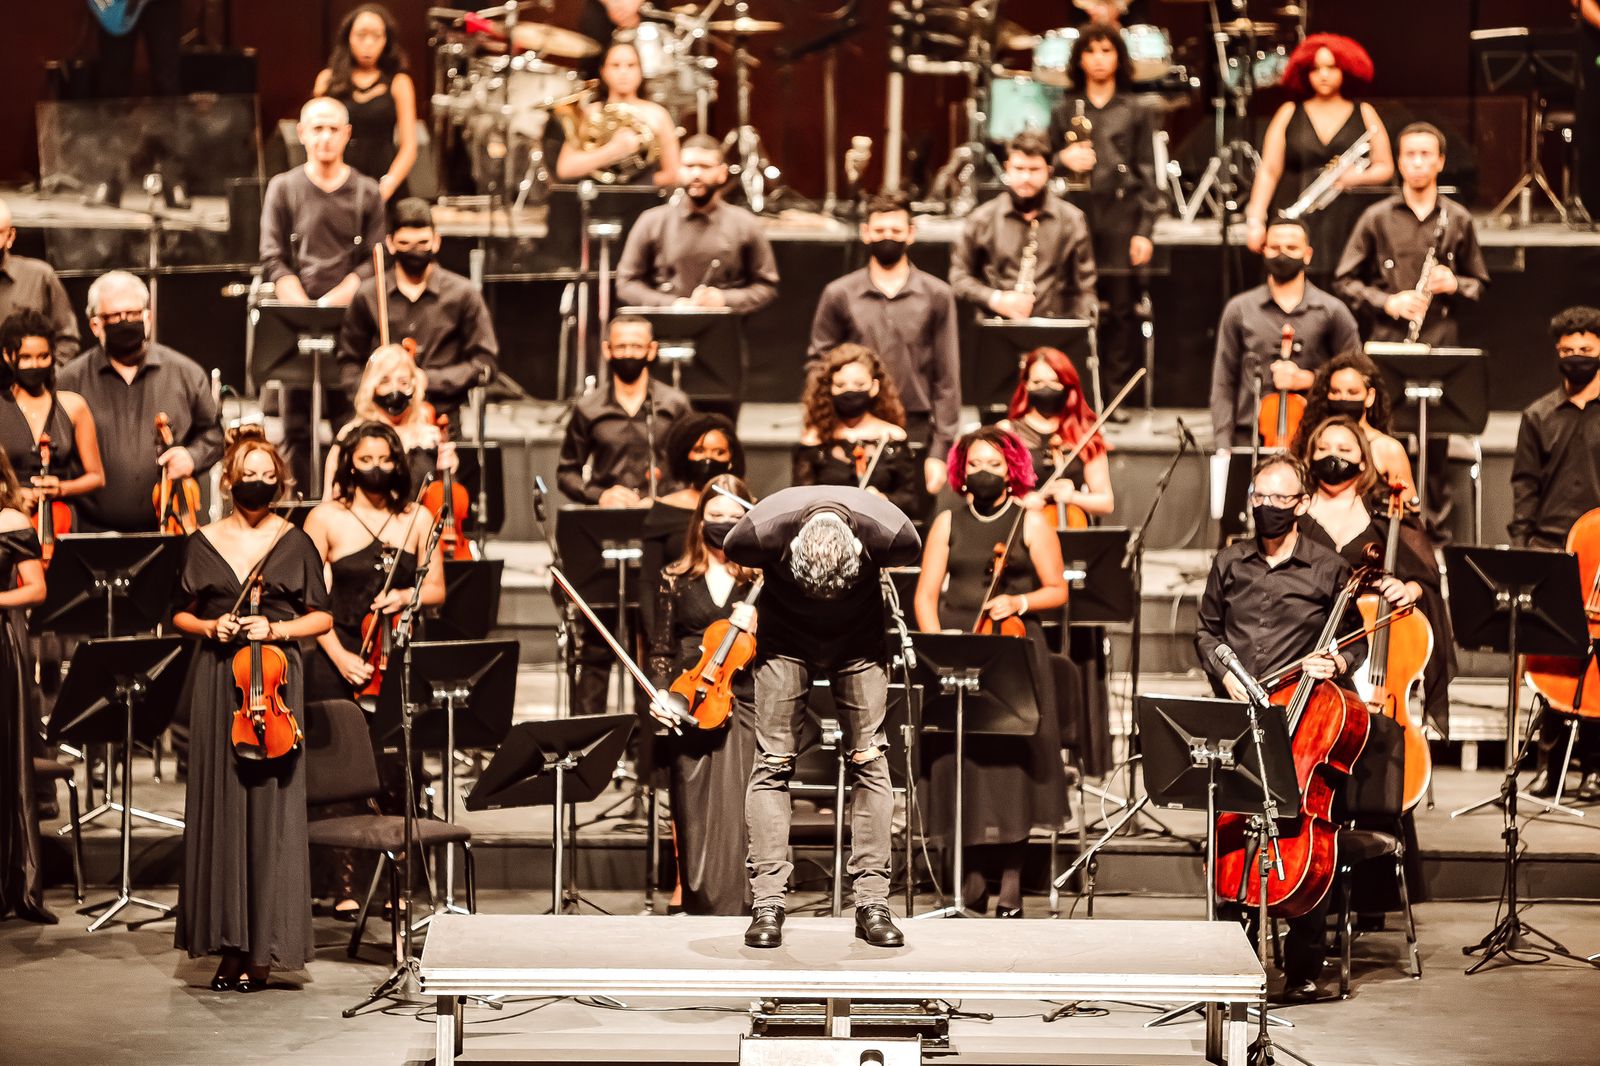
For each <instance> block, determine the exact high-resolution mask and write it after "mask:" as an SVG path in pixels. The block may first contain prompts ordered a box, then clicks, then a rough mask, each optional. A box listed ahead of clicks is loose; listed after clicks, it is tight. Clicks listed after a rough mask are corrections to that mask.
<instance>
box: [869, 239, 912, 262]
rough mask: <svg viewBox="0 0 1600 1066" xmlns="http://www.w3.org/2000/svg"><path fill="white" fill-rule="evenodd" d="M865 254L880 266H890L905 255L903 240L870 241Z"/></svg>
mask: <svg viewBox="0 0 1600 1066" xmlns="http://www.w3.org/2000/svg"><path fill="white" fill-rule="evenodd" d="M867 254H868V255H870V256H872V258H873V260H874V261H876V262H877V264H878V265H879V266H881V267H892V266H894V265H895V264H896V263H898V262H900V260H902V259H904V258H905V257H906V242H905V241H889V240H883V241H871V242H870V243H868V244H867Z"/></svg>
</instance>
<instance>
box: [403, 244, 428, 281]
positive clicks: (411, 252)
mask: <svg viewBox="0 0 1600 1066" xmlns="http://www.w3.org/2000/svg"><path fill="white" fill-rule="evenodd" d="M433 256H434V251H433V249H432V248H408V249H406V250H405V251H403V252H396V253H394V261H395V262H396V263H399V264H400V269H401V270H402V271H404V272H405V274H406V276H407V277H410V278H420V277H422V275H423V274H425V273H427V270H428V264H429V263H431V262H433Z"/></svg>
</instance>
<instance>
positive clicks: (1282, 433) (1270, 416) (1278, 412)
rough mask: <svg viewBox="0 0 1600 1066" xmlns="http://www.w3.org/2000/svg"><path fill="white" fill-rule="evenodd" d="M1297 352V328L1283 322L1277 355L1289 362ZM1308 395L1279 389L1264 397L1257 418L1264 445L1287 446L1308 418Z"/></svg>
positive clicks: (1268, 446)
mask: <svg viewBox="0 0 1600 1066" xmlns="http://www.w3.org/2000/svg"><path fill="white" fill-rule="evenodd" d="M1293 352H1294V327H1293V326H1291V325H1290V324H1289V323H1287V322H1285V323H1284V324H1283V336H1282V347H1281V348H1280V350H1279V352H1278V358H1279V359H1282V360H1284V361H1288V360H1289V357H1290V355H1292V354H1293ZM1305 413H1306V398H1305V397H1304V396H1301V395H1300V394H1299V393H1298V392H1290V391H1289V390H1288V389H1278V390H1276V391H1274V392H1271V393H1269V394H1268V395H1266V396H1264V397H1262V399H1261V413H1260V414H1259V415H1258V416H1257V418H1256V429H1257V430H1258V431H1259V432H1260V433H1261V446H1262V447H1263V448H1277V449H1284V448H1287V447H1289V442H1290V441H1292V440H1294V437H1295V434H1296V433H1298V432H1299V431H1300V420H1301V419H1302V418H1304V417H1305Z"/></svg>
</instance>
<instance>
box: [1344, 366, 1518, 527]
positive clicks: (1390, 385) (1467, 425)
mask: <svg viewBox="0 0 1600 1066" xmlns="http://www.w3.org/2000/svg"><path fill="white" fill-rule="evenodd" d="M1366 352H1367V354H1368V355H1369V356H1371V357H1372V361H1373V362H1374V363H1376V364H1377V366H1378V374H1379V376H1380V377H1381V378H1382V379H1383V384H1382V388H1383V389H1384V390H1385V391H1387V392H1388V394H1389V395H1390V396H1392V397H1393V398H1394V400H1395V405H1394V420H1393V424H1392V425H1390V427H1389V432H1391V433H1415V434H1416V436H1417V501H1418V504H1419V506H1421V505H1423V504H1425V502H1426V501H1425V493H1426V492H1427V491H1428V438H1429V437H1434V436H1444V435H1446V434H1450V433H1462V434H1465V435H1467V436H1471V437H1476V436H1478V435H1479V434H1481V433H1482V432H1483V427H1484V426H1486V425H1488V424H1489V356H1488V354H1487V353H1486V352H1484V350H1483V349H1482V348H1432V349H1429V348H1424V347H1422V346H1421V345H1414V344H1383V343H1372V344H1368V345H1367V347H1366ZM1421 513H1424V514H1426V513H1427V512H1426V511H1423V512H1421Z"/></svg>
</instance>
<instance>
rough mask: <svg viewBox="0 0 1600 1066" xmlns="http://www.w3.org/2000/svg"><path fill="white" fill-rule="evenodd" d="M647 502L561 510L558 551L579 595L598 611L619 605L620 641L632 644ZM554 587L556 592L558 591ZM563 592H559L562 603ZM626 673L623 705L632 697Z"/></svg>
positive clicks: (621, 694) (574, 506) (571, 506)
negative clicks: (630, 621) (631, 617)
mask: <svg viewBox="0 0 1600 1066" xmlns="http://www.w3.org/2000/svg"><path fill="white" fill-rule="evenodd" d="M647 513H648V509H647V508H644V507H596V506H592V505H588V504H569V505H567V506H565V507H562V508H561V509H560V510H559V511H557V512H556V550H557V553H558V555H559V557H560V559H561V561H562V562H563V563H564V564H565V565H564V566H563V567H562V573H564V574H566V575H567V576H568V579H569V580H570V581H571V582H572V585H573V587H574V588H576V589H577V590H578V594H579V595H580V596H582V597H583V598H584V600H585V602H587V603H588V604H589V606H590V607H593V608H594V609H595V610H597V611H598V610H600V609H602V608H613V607H614V608H616V610H617V628H616V633H615V634H614V635H615V636H616V638H617V642H618V643H619V644H621V645H622V646H623V647H625V648H626V647H628V646H629V645H628V612H629V611H630V610H631V609H633V608H635V607H638V606H639V565H640V561H641V560H642V559H643V558H644V517H645V515H646V514H647ZM555 594H556V590H555V588H554V586H552V587H551V595H555ZM560 600H561V597H559V596H557V602H558V606H560V605H561V604H560ZM627 691H628V683H627V680H626V678H625V677H624V679H623V681H622V684H621V686H620V690H619V695H618V703H617V706H618V707H622V706H624V705H625V704H626V702H627V697H626V693H627Z"/></svg>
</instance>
